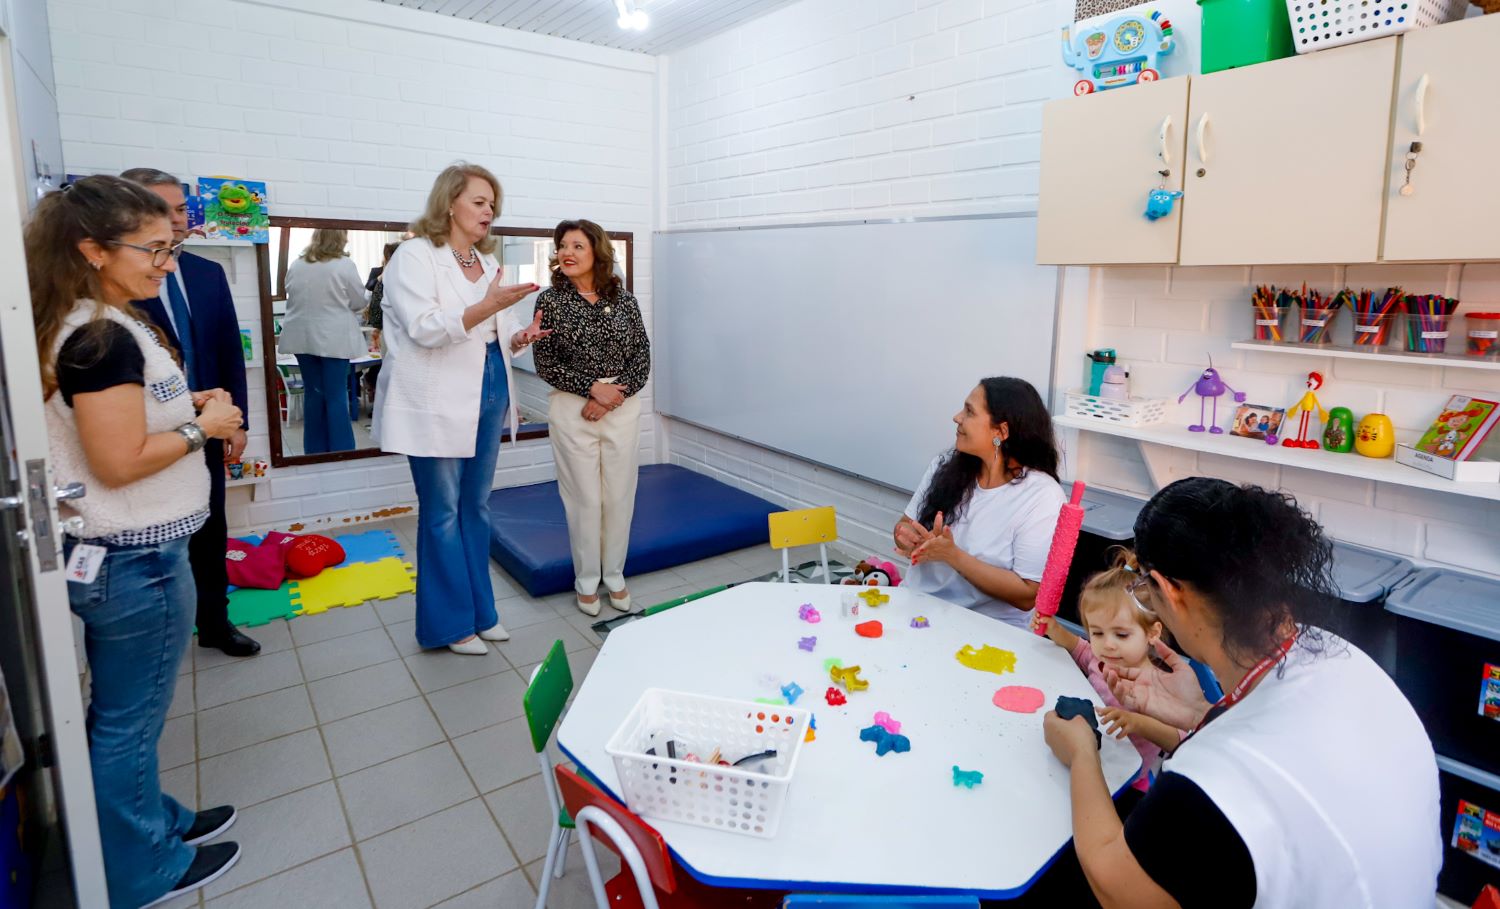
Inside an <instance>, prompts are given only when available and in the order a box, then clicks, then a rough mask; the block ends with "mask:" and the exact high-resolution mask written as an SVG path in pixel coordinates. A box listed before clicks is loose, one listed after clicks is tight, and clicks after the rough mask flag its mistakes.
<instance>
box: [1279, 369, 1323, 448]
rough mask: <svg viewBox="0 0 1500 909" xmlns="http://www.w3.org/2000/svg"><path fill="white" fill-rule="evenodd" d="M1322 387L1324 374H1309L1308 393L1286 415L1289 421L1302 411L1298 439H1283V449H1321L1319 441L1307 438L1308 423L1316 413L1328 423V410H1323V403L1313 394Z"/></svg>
mask: <svg viewBox="0 0 1500 909" xmlns="http://www.w3.org/2000/svg"><path fill="white" fill-rule="evenodd" d="M1322 387H1323V374H1322V373H1320V372H1310V373H1308V374H1307V391H1306V392H1305V393H1304V394H1303V395H1302V397H1301V398H1299V399H1298V401H1297V403H1296V404H1293V405H1292V409H1291V410H1289V411H1287V413H1286V416H1287V419H1289V420H1290V419H1291V418H1292V417H1294V416H1296V414H1297V412H1298V411H1301V413H1302V422H1301V423H1300V424H1299V425H1298V427H1297V438H1295V439H1282V440H1281V447H1283V448H1319V447H1321V446H1319V445H1318V440H1317V439H1309V438H1308V437H1307V423H1308V421H1309V420H1311V419H1312V415H1313V413H1314V412H1316V413H1317V415H1318V419H1319V420H1322V421H1323V422H1325V423H1326V422H1328V411H1326V410H1324V409H1323V405H1322V404H1321V403H1319V401H1318V396H1317V395H1315V394H1313V392H1315V391H1317V390H1318V389H1319V388H1322Z"/></svg>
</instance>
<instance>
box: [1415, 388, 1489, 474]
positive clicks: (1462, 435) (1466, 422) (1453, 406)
mask: <svg viewBox="0 0 1500 909" xmlns="http://www.w3.org/2000/svg"><path fill="white" fill-rule="evenodd" d="M1497 421H1500V404H1497V403H1496V402H1494V401H1485V400H1481V399H1479V398H1470V397H1468V396H1466V395H1454V396H1453V397H1451V398H1449V399H1448V403H1447V404H1445V405H1444V406H1443V411H1442V413H1440V414H1438V417H1437V419H1436V420H1434V421H1433V422H1432V425H1431V426H1430V427H1428V428H1427V431H1426V432H1424V433H1422V438H1421V439H1419V440H1417V446H1416V447H1417V450H1418V451H1425V452H1427V453H1428V454H1433V455H1437V456H1438V457H1440V458H1447V459H1448V460H1450V461H1466V460H1468V459H1469V457H1470V456H1471V455H1473V454H1474V452H1476V451H1478V450H1479V446H1480V445H1482V444H1483V443H1484V438H1485V436H1487V435H1489V432H1490V430H1491V429H1493V428H1494V426H1495V423H1496V422H1497Z"/></svg>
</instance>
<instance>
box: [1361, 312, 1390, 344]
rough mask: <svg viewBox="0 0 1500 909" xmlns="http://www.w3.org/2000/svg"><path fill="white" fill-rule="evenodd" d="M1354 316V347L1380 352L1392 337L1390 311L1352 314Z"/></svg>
mask: <svg viewBox="0 0 1500 909" xmlns="http://www.w3.org/2000/svg"><path fill="white" fill-rule="evenodd" d="M1352 315H1353V316H1354V346H1355V347H1361V348H1364V349H1366V350H1378V349H1380V348H1382V347H1384V346H1385V345H1386V342H1387V341H1388V340H1389V339H1390V336H1391V315H1392V312H1391V311H1390V310H1386V311H1385V312H1376V313H1368V312H1365V313H1362V312H1355V313H1352Z"/></svg>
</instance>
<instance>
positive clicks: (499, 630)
mask: <svg viewBox="0 0 1500 909" xmlns="http://www.w3.org/2000/svg"><path fill="white" fill-rule="evenodd" d="M479 636H480V637H482V638H484V639H485V640H486V641H508V640H510V632H509V631H506V630H505V626H504V625H501V624H500V623H499V622H496V623H495V624H493V625H491V626H490V627H489V628H486V629H485V630H483V631H481V632H479Z"/></svg>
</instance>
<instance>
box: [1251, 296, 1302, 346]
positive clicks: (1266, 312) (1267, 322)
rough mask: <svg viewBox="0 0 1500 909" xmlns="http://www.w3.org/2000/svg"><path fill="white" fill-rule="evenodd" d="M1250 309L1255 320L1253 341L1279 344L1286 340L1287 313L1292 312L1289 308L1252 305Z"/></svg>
mask: <svg viewBox="0 0 1500 909" xmlns="http://www.w3.org/2000/svg"><path fill="white" fill-rule="evenodd" d="M1250 309H1251V315H1252V317H1253V318H1254V320H1255V340H1257V341H1270V342H1272V343H1275V344H1280V343H1283V342H1284V341H1286V340H1287V339H1288V337H1287V331H1286V323H1287V313H1289V312H1291V311H1292V308H1291V307H1290V306H1270V307H1267V306H1261V305H1260V304H1258V303H1252V304H1251V306H1250Z"/></svg>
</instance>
